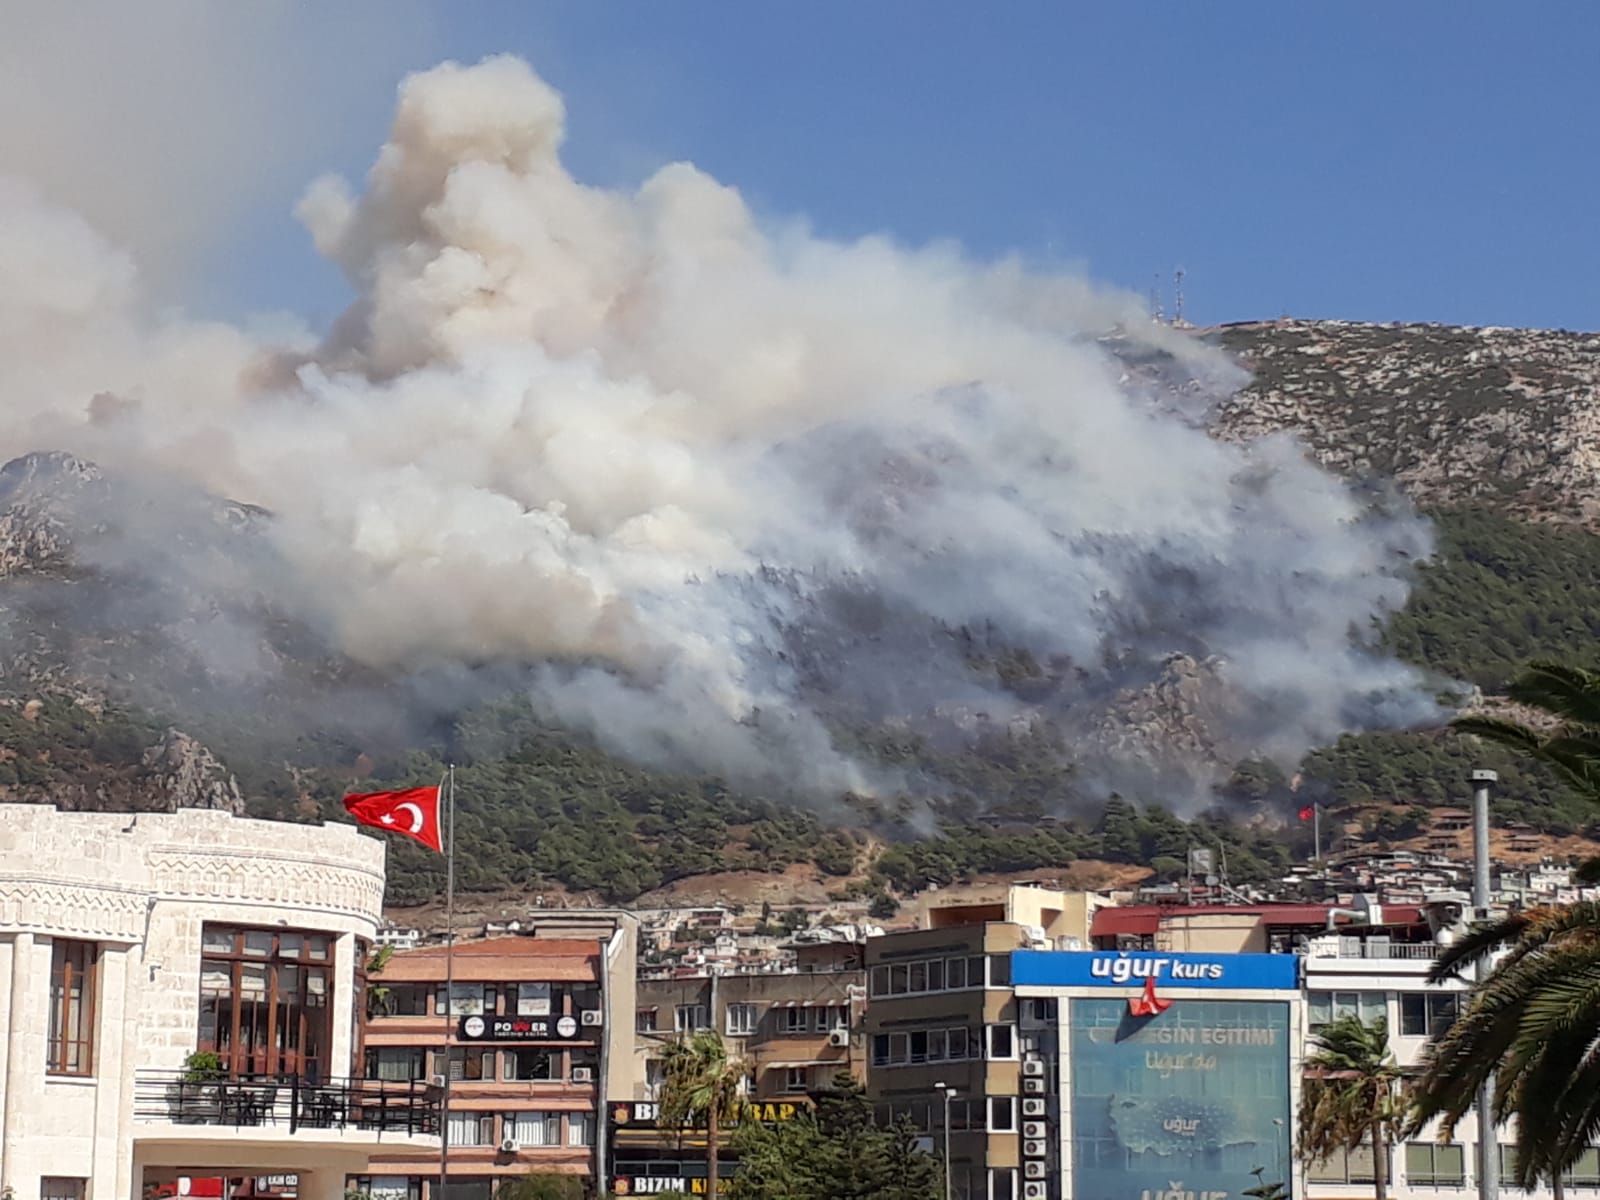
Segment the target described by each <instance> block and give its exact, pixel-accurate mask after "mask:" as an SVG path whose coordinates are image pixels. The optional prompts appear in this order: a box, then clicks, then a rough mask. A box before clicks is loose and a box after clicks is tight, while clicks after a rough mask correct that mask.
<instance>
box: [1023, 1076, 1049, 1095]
mask: <svg viewBox="0 0 1600 1200" xmlns="http://www.w3.org/2000/svg"><path fill="white" fill-rule="evenodd" d="M1022 1090H1023V1091H1024V1092H1025V1093H1027V1094H1028V1095H1030V1096H1042V1095H1044V1080H1042V1079H1024V1080H1023V1081H1022Z"/></svg>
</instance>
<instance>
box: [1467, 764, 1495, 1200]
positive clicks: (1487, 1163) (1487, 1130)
mask: <svg viewBox="0 0 1600 1200" xmlns="http://www.w3.org/2000/svg"><path fill="white" fill-rule="evenodd" d="M1499 779H1500V776H1498V775H1496V774H1495V773H1494V772H1493V771H1485V770H1481V769H1479V770H1475V771H1473V772H1472V909H1473V916H1474V919H1475V920H1479V921H1486V920H1488V919H1489V789H1490V787H1491V786H1492V785H1493V784H1495V783H1497V782H1499ZM1488 971H1489V968H1488V966H1487V965H1480V966H1479V967H1478V969H1477V975H1476V978H1477V979H1480V980H1481V979H1482V978H1483V977H1484V976H1485V975H1486V974H1487V973H1488ZM1492 1087H1493V1085H1492V1084H1491V1083H1487V1082H1486V1083H1485V1084H1484V1085H1483V1087H1482V1088H1480V1089H1479V1090H1478V1112H1477V1117H1478V1164H1477V1165H1478V1200H1495V1197H1496V1196H1498V1195H1499V1192H1500V1188H1499V1183H1500V1179H1499V1175H1500V1169H1499V1168H1500V1164H1499V1161H1498V1152H1499V1141H1500V1138H1499V1134H1498V1133H1497V1131H1496V1130H1495V1128H1494V1124H1493V1120H1492V1118H1491V1117H1490V1115H1489V1114H1490V1111H1491V1096H1492Z"/></svg>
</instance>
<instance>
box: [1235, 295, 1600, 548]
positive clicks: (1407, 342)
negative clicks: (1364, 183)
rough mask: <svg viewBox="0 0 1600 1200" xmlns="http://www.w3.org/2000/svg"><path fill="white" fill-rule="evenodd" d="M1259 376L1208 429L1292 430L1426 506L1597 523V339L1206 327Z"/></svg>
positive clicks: (1342, 468) (1308, 324)
mask: <svg viewBox="0 0 1600 1200" xmlns="http://www.w3.org/2000/svg"><path fill="white" fill-rule="evenodd" d="M1206 336H1208V337H1210V338H1213V339H1215V340H1216V341H1218V342H1220V343H1221V344H1222V345H1223V346H1225V347H1226V348H1227V349H1229V350H1230V351H1232V352H1233V353H1234V354H1236V355H1238V356H1239V358H1240V359H1241V361H1242V362H1243V363H1244V365H1245V366H1246V367H1247V368H1249V369H1250V371H1251V372H1252V373H1253V376H1254V378H1253V380H1252V382H1251V383H1250V384H1249V386H1247V387H1245V388H1244V389H1242V390H1241V391H1239V392H1237V393H1235V394H1233V395H1231V396H1229V397H1228V398H1226V399H1224V400H1223V401H1221V402H1220V403H1219V404H1218V405H1217V406H1216V407H1215V409H1214V410H1213V413H1212V427H1213V430H1214V432H1215V433H1216V434H1217V435H1218V436H1220V437H1224V438H1229V439H1233V440H1237V441H1248V440H1252V439H1255V438H1259V437H1262V436H1263V435H1267V434H1273V433H1280V432H1285V431H1287V432H1291V433H1293V434H1295V435H1296V436H1297V437H1299V438H1300V439H1301V440H1302V441H1303V442H1304V443H1305V445H1306V446H1307V447H1308V448H1309V449H1310V451H1311V453H1312V454H1313V455H1314V456H1315V457H1316V459H1317V460H1318V461H1319V462H1321V463H1322V464H1323V465H1324V466H1326V467H1328V468H1329V469H1331V470H1333V471H1336V472H1338V473H1339V474H1341V475H1345V476H1349V477H1355V478H1374V479H1392V480H1394V481H1395V482H1396V483H1397V484H1398V485H1399V486H1400V488H1401V489H1402V490H1403V491H1404V492H1405V493H1406V494H1407V495H1409V496H1410V497H1411V498H1412V500H1414V501H1415V502H1416V503H1418V504H1419V505H1422V506H1424V507H1444V508H1455V507H1467V506H1471V507H1488V508H1495V509H1498V510H1501V511H1505V512H1508V513H1511V514H1514V515H1516V516H1520V517H1525V518H1533V519H1546V520H1560V521H1567V522H1575V523H1582V524H1585V525H1589V526H1595V525H1596V524H1597V523H1600V334H1581V333H1564V332H1552V331H1547V330H1535V329H1501V328H1492V327H1484V328H1461V327H1453V326H1444V325H1366V324H1359V323H1356V322H1351V321H1289V320H1284V321H1265V322H1256V323H1249V324H1239V325H1226V326H1222V327H1220V328H1218V329H1214V330H1210V331H1207V335H1206Z"/></svg>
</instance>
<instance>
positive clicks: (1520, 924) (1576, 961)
mask: <svg viewBox="0 0 1600 1200" xmlns="http://www.w3.org/2000/svg"><path fill="white" fill-rule="evenodd" d="M1506 696H1507V698H1508V699H1510V700H1511V701H1513V702H1514V703H1516V704H1519V705H1521V706H1522V707H1523V708H1525V709H1527V710H1530V711H1531V714H1532V718H1531V720H1529V721H1528V722H1526V723H1523V722H1518V721H1510V720H1506V719H1504V718H1499V717H1489V716H1467V717H1458V718H1457V719H1456V720H1455V721H1454V722H1453V724H1454V726H1455V728H1457V729H1458V730H1460V731H1461V732H1463V733H1470V734H1476V735H1477V736H1479V737H1482V738H1486V739H1488V740H1489V741H1493V742H1498V743H1500V744H1501V745H1504V746H1508V747H1511V748H1513V749H1517V750H1521V751H1523V752H1524V753H1526V754H1528V755H1530V756H1532V757H1533V758H1536V759H1538V760H1539V761H1541V762H1543V763H1545V764H1546V765H1548V766H1549V767H1551V768H1552V769H1554V770H1555V771H1556V773H1557V774H1559V775H1561V776H1563V777H1564V778H1565V779H1566V780H1567V781H1568V782H1569V783H1571V784H1572V785H1573V786H1574V787H1575V788H1577V789H1578V791H1579V792H1581V793H1583V794H1584V795H1586V796H1588V797H1589V798H1590V799H1592V800H1596V801H1600V674H1596V673H1595V672H1593V671H1587V670H1584V669H1583V668H1581V667H1573V666H1568V665H1567V664H1565V663H1560V662H1555V661H1552V660H1549V659H1541V660H1536V661H1534V662H1532V663H1530V664H1529V665H1528V667H1527V669H1526V670H1524V672H1523V673H1522V674H1521V675H1520V676H1519V677H1518V678H1517V679H1516V680H1515V681H1514V682H1513V683H1512V684H1511V685H1510V686H1509V687H1508V688H1507V689H1506ZM1576 875H1577V878H1578V880H1579V881H1580V882H1586V883H1594V882H1597V881H1600V859H1591V860H1589V861H1588V862H1586V863H1584V864H1583V865H1582V866H1580V867H1579V868H1578V871H1577V872H1576ZM1502 950H1504V951H1506V953H1505V955H1504V957H1503V958H1501V959H1500V960H1499V961H1498V962H1497V963H1495V964H1494V965H1493V969H1492V970H1490V971H1488V973H1487V975H1485V973H1484V968H1486V967H1487V966H1488V964H1489V963H1490V962H1491V960H1492V959H1493V958H1494V956H1495V955H1496V954H1497V953H1499V952H1500V951H1502ZM1469 966H1472V967H1477V968H1479V971H1478V978H1479V980H1480V982H1479V983H1478V984H1477V985H1476V986H1475V987H1474V989H1473V993H1472V996H1471V999H1470V1000H1469V1002H1468V1004H1467V1008H1466V1011H1465V1013H1463V1014H1462V1016H1461V1018H1460V1019H1458V1020H1457V1021H1456V1022H1455V1024H1454V1025H1452V1026H1451V1028H1450V1030H1449V1031H1448V1032H1447V1033H1446V1034H1445V1035H1444V1036H1443V1037H1442V1038H1439V1039H1437V1041H1436V1042H1435V1044H1433V1045H1431V1046H1430V1047H1429V1052H1428V1058H1427V1060H1426V1069H1425V1074H1424V1076H1423V1078H1422V1080H1421V1084H1420V1086H1419V1088H1418V1089H1417V1099H1418V1108H1417V1110H1416V1111H1417V1116H1418V1118H1419V1119H1421V1120H1427V1119H1429V1118H1431V1117H1433V1116H1438V1117H1441V1118H1442V1119H1443V1128H1444V1129H1445V1130H1446V1131H1447V1133H1448V1131H1450V1130H1453V1129H1454V1127H1455V1124H1456V1122H1457V1121H1458V1120H1459V1119H1460V1118H1461V1116H1462V1114H1464V1113H1465V1112H1466V1111H1467V1109H1468V1108H1470V1107H1471V1106H1472V1103H1473V1100H1474V1099H1475V1097H1476V1095H1477V1093H1478V1090H1479V1088H1481V1087H1482V1086H1483V1085H1484V1084H1485V1083H1486V1082H1487V1081H1488V1080H1489V1079H1490V1077H1491V1076H1492V1077H1493V1079H1494V1089H1493V1096H1492V1098H1491V1113H1490V1117H1491V1119H1492V1121H1493V1123H1494V1124H1496V1125H1499V1124H1503V1123H1504V1122H1506V1121H1508V1120H1510V1118H1511V1117H1513V1116H1515V1117H1516V1125H1517V1164H1516V1169H1515V1171H1514V1174H1515V1175H1516V1176H1517V1179H1518V1181H1519V1182H1520V1183H1521V1184H1522V1186H1524V1187H1531V1186H1533V1185H1534V1183H1535V1182H1536V1181H1537V1180H1539V1179H1541V1178H1548V1179H1549V1180H1550V1181H1551V1184H1552V1187H1553V1188H1554V1189H1555V1193H1556V1195H1557V1196H1558V1197H1559V1196H1560V1194H1561V1173H1562V1171H1563V1170H1565V1169H1566V1168H1567V1167H1568V1166H1570V1165H1571V1164H1572V1163H1573V1162H1574V1161H1575V1160H1576V1159H1577V1157H1578V1156H1579V1155H1580V1154H1582V1153H1583V1151H1584V1149H1585V1147H1587V1146H1588V1144H1589V1142H1590V1140H1591V1139H1592V1138H1593V1137H1594V1136H1595V1135H1596V1134H1597V1133H1600V1100H1597V1099H1596V1095H1595V1094H1596V1091H1597V1089H1600V1056H1597V1055H1595V1054H1592V1053H1590V1050H1589V1048H1590V1046H1591V1045H1592V1044H1593V1043H1594V1040H1595V1038H1596V1036H1597V1035H1600V906H1597V905H1595V904H1592V903H1587V902H1586V903H1580V904H1576V905H1571V906H1569V907H1564V908H1547V909H1536V910H1533V911H1531V912H1525V913H1514V914H1512V915H1511V916H1509V917H1506V918H1503V919H1501V920H1499V921H1493V922H1490V923H1488V924H1486V925H1483V926H1480V927H1478V928H1476V929H1474V930H1473V932H1472V933H1471V934H1470V935H1468V937H1466V938H1465V939H1463V940H1462V941H1461V942H1460V943H1458V944H1456V945H1455V946H1452V947H1451V948H1450V949H1449V950H1447V951H1446V952H1445V953H1444V954H1443V955H1442V956H1441V957H1440V959H1439V962H1438V963H1437V964H1436V965H1435V967H1434V970H1433V973H1432V974H1431V975H1430V979H1432V980H1435V981H1438V980H1443V979H1451V978H1458V977H1460V975H1461V974H1462V973H1464V972H1465V970H1466V969H1467V967H1469Z"/></svg>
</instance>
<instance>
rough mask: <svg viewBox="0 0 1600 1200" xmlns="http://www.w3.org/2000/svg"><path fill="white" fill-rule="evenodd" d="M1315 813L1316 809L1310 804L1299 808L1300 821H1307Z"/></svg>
mask: <svg viewBox="0 0 1600 1200" xmlns="http://www.w3.org/2000/svg"><path fill="white" fill-rule="evenodd" d="M1316 815H1317V810H1316V809H1315V808H1313V807H1311V806H1310V805H1307V806H1306V807H1305V808H1302V809H1301V810H1300V819H1301V820H1302V821H1309V820H1311V818H1312V817H1314V816H1316Z"/></svg>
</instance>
